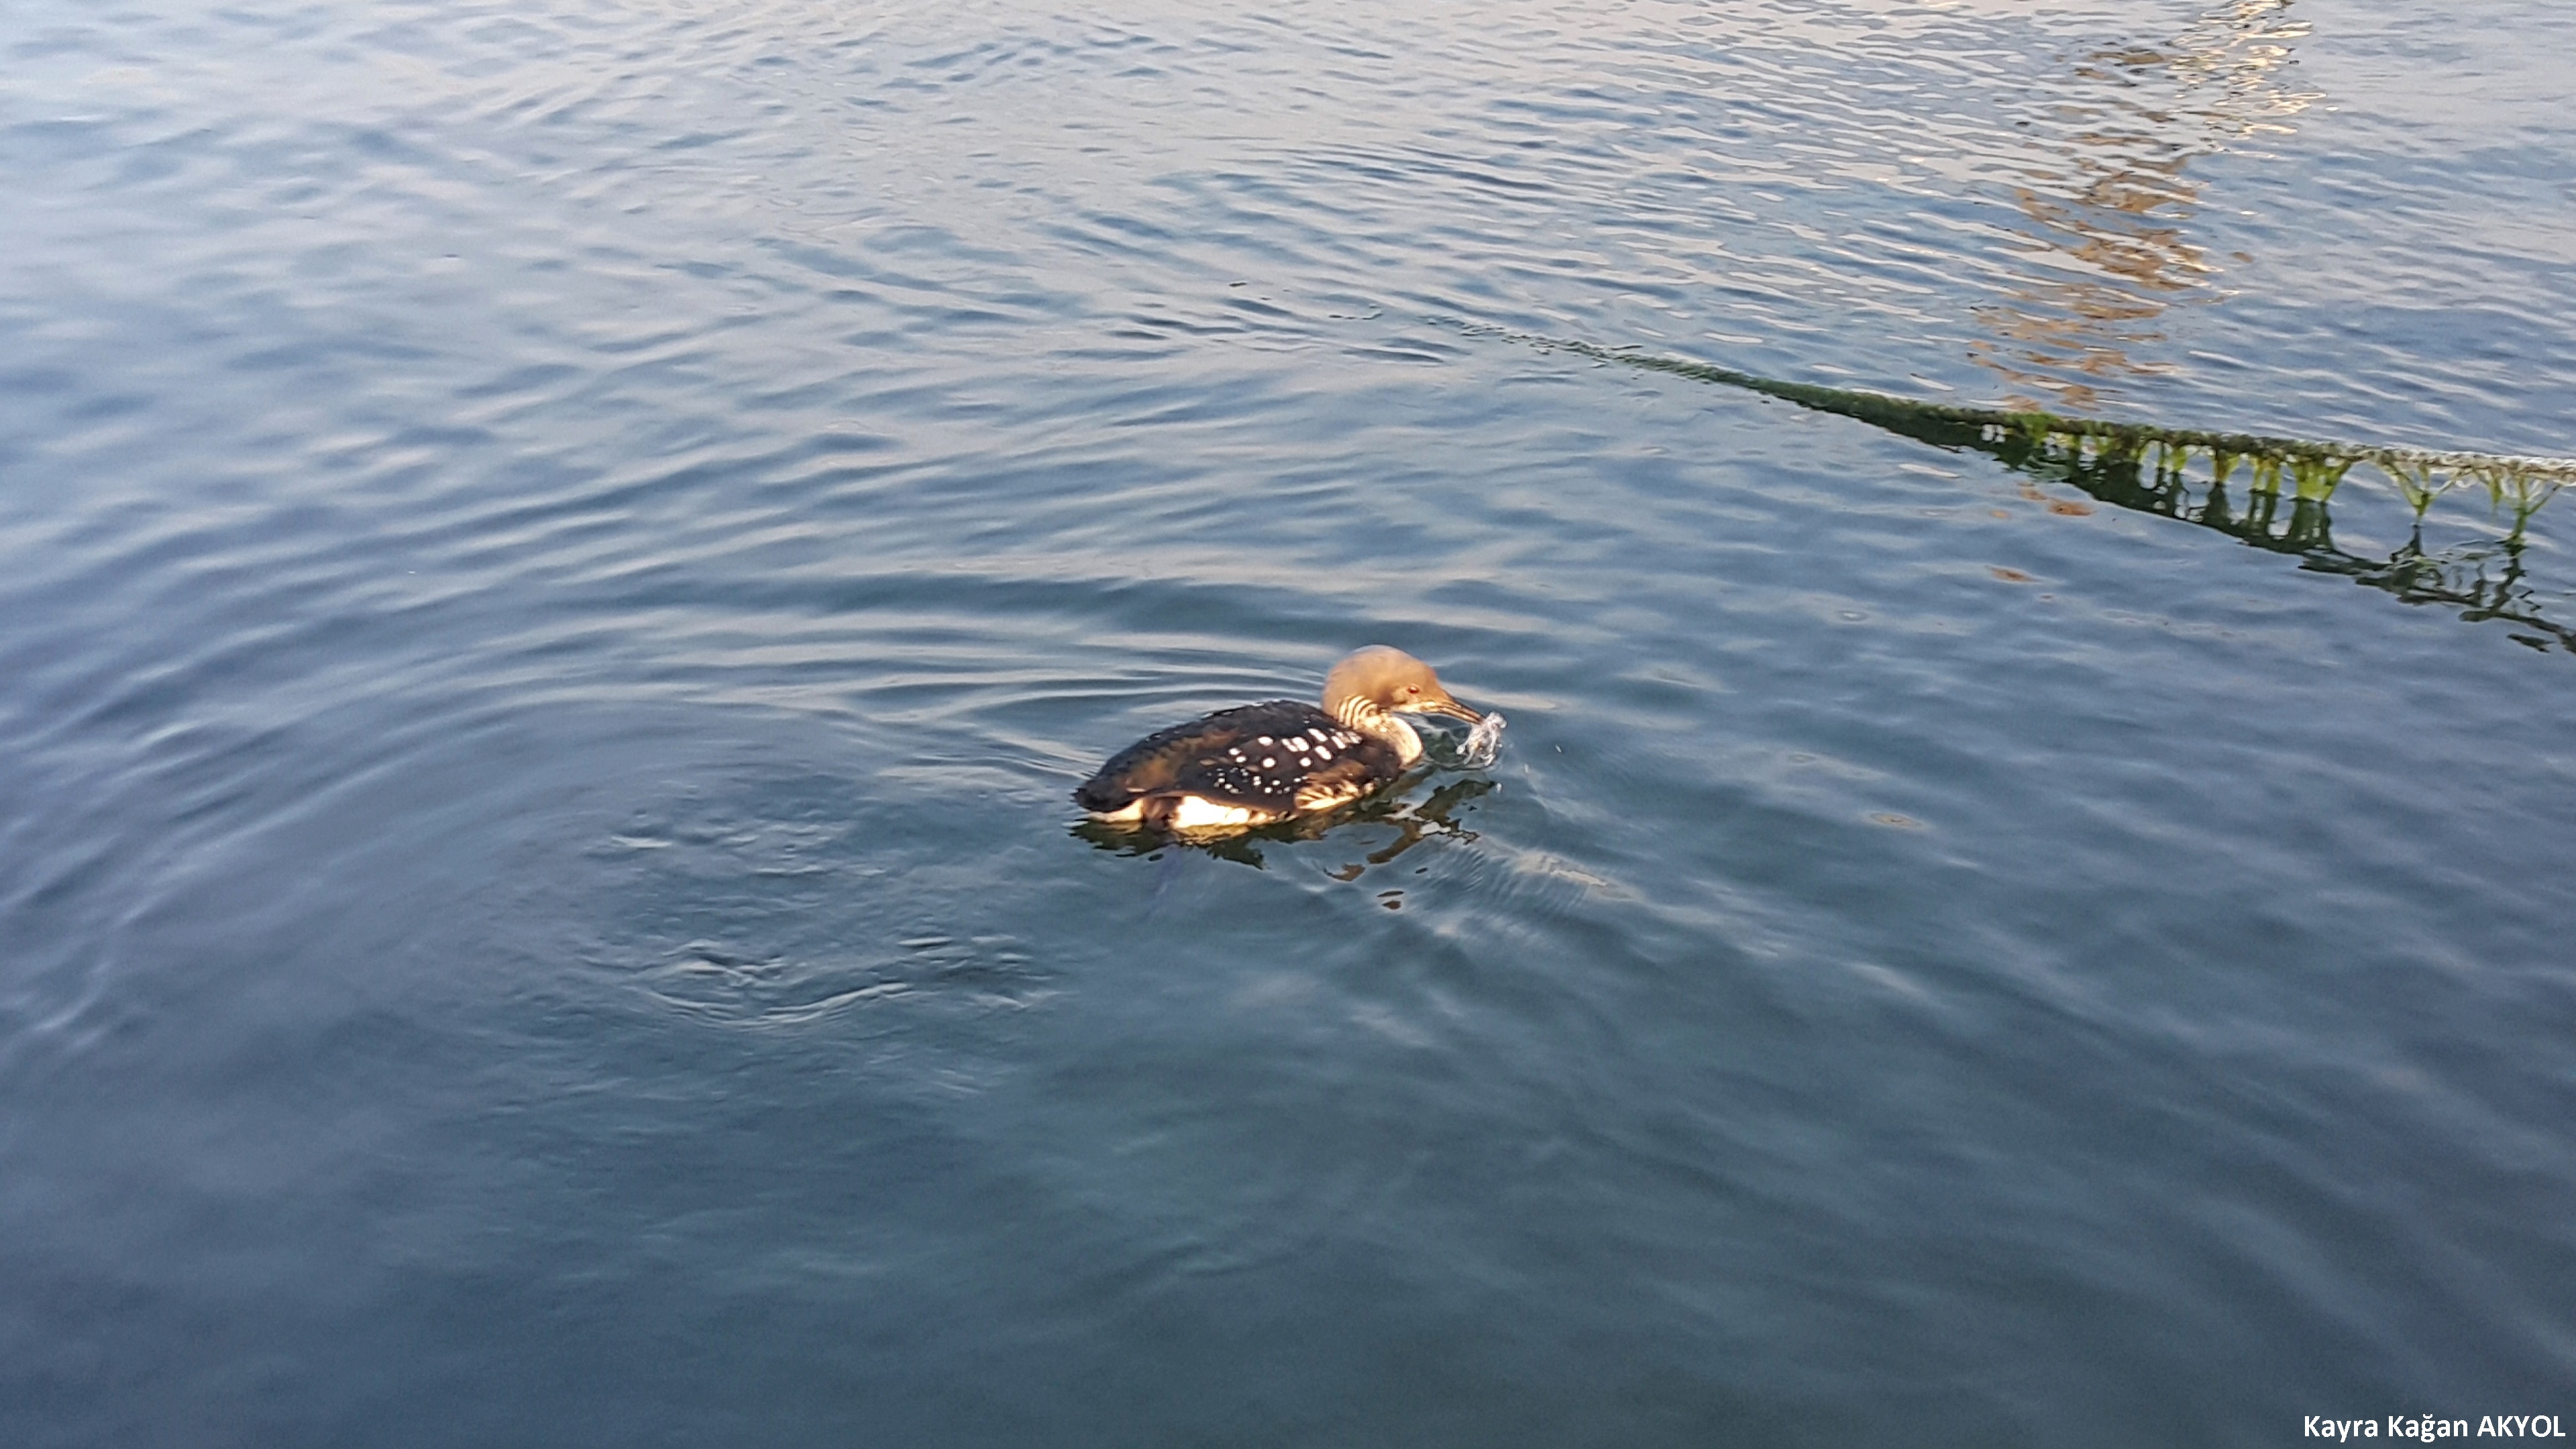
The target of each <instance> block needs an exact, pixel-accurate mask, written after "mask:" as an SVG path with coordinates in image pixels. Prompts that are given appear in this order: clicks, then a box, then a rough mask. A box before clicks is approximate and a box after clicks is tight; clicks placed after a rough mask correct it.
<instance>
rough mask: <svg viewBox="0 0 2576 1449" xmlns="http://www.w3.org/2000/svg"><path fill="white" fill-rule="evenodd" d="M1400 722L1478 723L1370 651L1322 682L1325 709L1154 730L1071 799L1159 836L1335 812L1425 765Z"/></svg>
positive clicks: (1397, 657) (1416, 666)
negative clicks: (1422, 718)
mask: <svg viewBox="0 0 2576 1449" xmlns="http://www.w3.org/2000/svg"><path fill="white" fill-rule="evenodd" d="M1400 714H1439V715H1447V716H1449V717H1450V718H1452V719H1461V720H1465V721H1467V722H1468V723H1470V724H1475V723H1478V722H1480V721H1481V720H1482V719H1483V718H1484V716H1482V715H1480V714H1478V713H1476V711H1474V710H1472V709H1469V708H1468V707H1467V706H1465V705H1463V704H1460V703H1459V702H1458V701H1457V700H1455V699H1452V698H1450V696H1449V691H1448V690H1446V689H1443V688H1442V687H1441V685H1440V677H1439V676H1438V675H1436V674H1433V673H1432V672H1431V666H1430V665H1428V664H1425V663H1423V662H1422V661H1421V660H1419V659H1416V658H1414V657H1413V656H1412V655H1410V654H1407V653H1405V652H1404V651H1403V650H1401V649H1390V648H1388V647H1387V646H1385V645H1383V644H1372V645H1370V646H1369V647H1367V648H1365V649H1362V650H1359V651H1357V652H1355V653H1353V654H1352V655H1351V656H1350V657H1348V658H1346V659H1344V660H1343V661H1342V662H1341V663H1339V664H1336V665H1334V666H1333V672H1332V673H1330V674H1328V675H1326V676H1324V706H1323V708H1321V709H1317V708H1316V707H1315V706H1313V705H1311V704H1301V703H1299V702H1297V701H1296V700H1293V699H1274V700H1271V701H1270V702H1268V703H1266V704H1247V705H1243V706H1241V707H1239V708H1236V709H1221V710H1218V711H1217V712H1216V713H1214V714H1212V715H1209V716H1207V717H1206V718H1204V719H1197V720H1192V721H1191V722H1189V723H1188V724H1184V725H1174V726H1172V727H1171V728H1170V729H1167V730H1159V731H1157V732H1155V733H1153V734H1150V735H1147V736H1146V737H1145V738H1143V739H1141V740H1138V741H1137V742H1136V743H1134V744H1132V745H1129V746H1128V747H1127V748H1125V749H1123V750H1120V751H1119V752H1118V753H1117V754H1115V755H1112V756H1110V758H1109V763H1107V764H1105V765H1102V766H1101V767H1100V772H1099V773H1098V774H1096V775H1093V776H1092V777H1091V778H1090V779H1088V780H1086V781H1084V782H1083V783H1082V787H1081V788H1080V789H1077V790H1075V791H1074V792H1073V799H1074V803H1075V804H1078V805H1080V806H1081V807H1082V808H1083V809H1085V810H1087V811H1089V812H1090V813H1091V816H1092V818H1093V819H1095V820H1101V821H1106V822H1109V823H1112V824H1119V825H1144V826H1147V827H1150V828H1152V829H1155V830H1165V831H1204V830H1242V829H1249V828H1251V827H1253V826H1256V825H1269V824H1273V823H1275V822H1278V821H1281V820H1287V819H1291V818H1294V817H1296V816H1299V815H1316V814H1321V813H1322V812H1324V811H1327V810H1333V809H1338V808H1339V807H1341V806H1344V805H1347V804H1349V803H1351V802H1352V801H1354V800H1357V799H1359V798H1360V797H1361V796H1363V795H1366V794H1368V793H1370V792H1371V791H1373V790H1377V789H1379V788H1381V787H1383V786H1385V785H1388V784H1390V783H1392V782H1393V781H1394V780H1395V779H1396V778H1397V777H1398V776H1400V775H1402V774H1403V773H1404V772H1405V770H1406V769H1408V768H1409V767H1411V766H1412V764H1413V763H1414V761H1416V760H1419V759H1421V758H1422V737H1421V736H1420V735H1418V734H1415V733H1414V730H1413V726H1412V725H1410V724H1407V723H1406V722H1404V721H1403V720H1401V719H1399V718H1397V716H1398V715H1400Z"/></svg>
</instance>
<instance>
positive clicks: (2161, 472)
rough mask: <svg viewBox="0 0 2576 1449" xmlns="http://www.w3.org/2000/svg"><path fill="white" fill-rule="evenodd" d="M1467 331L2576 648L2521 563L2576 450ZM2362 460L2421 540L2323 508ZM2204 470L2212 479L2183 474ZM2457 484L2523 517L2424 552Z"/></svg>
mask: <svg viewBox="0 0 2576 1449" xmlns="http://www.w3.org/2000/svg"><path fill="white" fill-rule="evenodd" d="M1452 325H1460V324H1452ZM1464 330H1465V331H1467V332H1468V333H1470V334H1471V335H1473V334H1478V333H1482V334H1484V335H1489V336H1502V337H1507V338H1510V339H1512V340H1514V341H1517V342H1522V343H1526V344H1528V345H1530V346H1534V347H1538V348H1541V349H1546V350H1553V351H1559V352H1569V353H1572V354H1574V355H1575V356H1577V357H1588V358H1591V359H1593V360H1594V361H1597V362H1603V363H1615V364H1618V365H1621V366H1626V367H1635V368H1641V369H1644V370H1646V371H1649V372H1662V373H1669V374H1671V375H1673V376H1676V377H1686V378H1690V379H1692V380H1694V381H1698V382H1713V383H1717V384H1720V385H1722V386H1726V387H1732V388H1739V389H1741V390H1743V391H1746V392H1753V393H1759V394H1762V395H1763V396H1765V397H1776V398H1779V399H1781V400H1783V401H1785V402H1792V403H1796V404H1797V405H1798V406H1800V407H1803V408H1808V409H1811V410H1814V411H1817V412H1824V413H1833V414H1836V415H1838V416H1842V417H1847V418H1852V419H1854V420H1856V421H1859V422H1865V423H1868V424H1870V425H1872V426H1874V427H1878V428H1882V429H1885V430H1887V431H1889V432H1893V433H1896V434H1899V435H1900V436H1903V437H1909V438H1913V439H1915V440H1916V441H1918V442H1924V443H1929V444H1932V445H1933V446H1936V447H1941V448H1950V449H1957V448H1967V449H1972V450H1975V451H1977V452H1982V453H1985V454H1987V455H1989V456H1991V457H1994V458H1996V459H1998V460H2000V461H2001V462H2002V463H2003V464H2004V465H2005V466H2007V467H2009V468H2013V469H2015V470H2017V471H2019V472H2023V473H2027V474H2031V475H2033V476H2037V477H2042V478H2047V479H2050V480H2053V481H2060V482H2065V483H2069V484H2072V485H2074V486H2075V487H2078V488H2081V489H2083V490H2084V491H2085V492H2087V493H2089V494H2091V495H2093V496H2094V497H2095V498H2098V499H2100V500H2102V501H2103V502H2105V503H2109V504H2112V505H2114V506H2117V507H2121V508H2127V509H2133V510H2136V511H2139V512H2144V513H2155V514H2160V515H2162V516H2165V517H2168V518H2176V519H2180V520H2182V521H2184V522H2187V523H2194V524H2198V525H2200V526H2201V527H2204V528H2211V529H2216V530H2218V531H2220V532H2222V533H2226V534H2228V535H2229V536H2230V537H2233V538H2236V539H2238V540H2240V541H2242V542H2245V543H2248V544H2251V545H2253V546H2255V547H2257V548H2261V549H2265V550H2268V551H2270V552H2274V553H2286V554H2292V555H2295V556H2297V557H2298V558H2299V560H2300V562H2301V565H2302V566H2303V567H2305V568H2308V569H2312V570H2315V571H2317V572H2321V573H2330V574H2335V575H2338V576H2340V577H2344V578H2349V579H2351V580H2353V581H2354V582H2355V583H2359V584H2365V585H2368V586H2369V587H2371V588H2375V589H2379V590H2381V591H2383V592H2386V593H2390V594H2394V595H2396V596H2397V597H2398V598H2400V599H2403V600H2404V601H2406V602H2407V603H2410V604H2433V605H2444V606H2448V607H2452V608H2456V609H2458V610H2460V612H2461V615H2462V617H2464V618H2468V619H2493V620H2501V621H2504V622H2507V623H2510V624H2514V625H2519V626H2520V627H2521V628H2522V629H2523V630H2525V631H2527V632H2521V633H2516V634H2514V635H2513V637H2514V638H2515V639H2518V640H2520V641H2521V642H2523V643H2525V644H2529V645H2531V646H2532V647H2534V648H2538V649H2543V650H2546V649H2548V648H2550V647H2551V646H2552V645H2555V646H2556V647H2558V648H2560V649H2564V650H2567V651H2568V652H2570V653H2576V628H2570V627H2568V626H2567V625H2563V624H2560V623H2558V622H2557V621H2555V620H2552V619H2547V618H2543V617H2542V616H2541V602H2540V600H2539V599H2537V598H2535V597H2534V595H2533V590H2532V588H2531V586H2530V584H2529V583H2528V582H2527V581H2526V579H2525V577H2524V571H2523V561H2522V551H2523V548H2524V543H2523V538H2522V534H2523V529H2524V526H2525V525H2526V524H2528V523H2529V522H2530V521H2531V517H2532V515H2533V514H2536V513H2538V512H2539V511H2540V509H2541V507H2542V506H2543V505H2544V504H2546V503H2548V502H2549V500H2550V499H2551V498H2552V497H2554V496H2555V495H2556V494H2557V492H2558V490H2559V489H2561V488H2563V487H2566V486H2567V485H2569V484H2571V483H2576V458H2540V457H2517V456H2511V455H2507V454H2499V453H2474V452H2463V451H2455V450H2443V449H2433V448H2408V447H2398V446H2390V445H2378V444H2364V443H2338V442H2328V441H2322V440H2318V439H2311V438H2286V437H2272V436H2267V435H2264V434H2260V433H2228V432H2215V431H2211V430H2208V429H2202V428H2166V427H2158V426H2156V425H2154V424H2152V423H2120V422H2106V421H2103V420H2100V419H2095V418H2070V417H2065V416H2062V415H2060V414H2057V413H2049V412H2017V411H2013V410H2010V409H2006V408H1980V407H1961V406H1958V405H1956V404H1950V403H1931V402H1920V401H1916V400H1914V399H1912V398H1903V397H1897V396H1894V395H1893V394H1889V393H1878V392H1865V391H1861V390H1859V389H1854V388H1839V387H1822V386H1818V385H1816V384H1814V383H1803V382H1784V381H1781V380H1780V379H1778V378H1770V377H1763V376H1760V375H1758V374H1755V373H1749V372H1738V371H1736V370H1735V369H1733V368H1727V367H1719V366H1716V365H1714V364H1712V363H1706V362H1693V361H1689V360H1687V359H1684V358H1678V357H1665V356H1659V355H1657V354H1655V353H1651V352H1644V351H1640V350H1637V349H1635V348H1630V347H1603V346H1600V345H1599V344H1596V343H1590V342H1574V341H1568V340H1565V339H1563V338H1555V337H1544V336H1539V335H1535V334H1531V333H1521V332H1512V331H1508V330H1506V329H1503V328H1499V327H1485V326H1478V325H1475V324H1464ZM2363 463H2367V464H2369V465H2370V466H2371V467H2372V468H2373V469H2375V470H2376V471H2378V472H2379V473H2381V474H2383V475H2385V476H2386V478H2387V479H2388V482H2389V484H2390V485H2391V486H2392V487H2393V488H2394V489H2395V490H2396V491H2397V493H2398V495H2399V496H2400V497H2402V498H2404V499H2405V500H2406V503H2407V506H2408V507H2410V508H2411V509H2413V510H2414V514H2415V521H2416V523H2417V525H2418V529H2419V531H2418V535H2417V537H2416V538H2414V539H2412V540H2410V541H2409V542H2408V543H2407V544H2406V546H2405V547H2403V548H2401V549H2399V550H2398V551H2397V552H2396V553H2395V554H2393V555H2391V556H2389V557H2388V558H2386V559H2376V558H2371V557H2367V556H2365V555H2361V554H2355V553H2350V552H2347V551H2345V550H2343V549H2340V548H2337V547H2336V546H2335V543H2334V538H2333V531H2332V523H2331V519H2330V518H2329V515H2328V513H2327V510H2326V500H2327V499H2329V498H2330V497H2332V496H2333V494H2334V491H2335V489H2336V488H2338V487H2339V486H2341V485H2342V483H2343V482H2344V480H2345V478H2346V477H2347V476H2348V475H2350V474H2351V473H2352V470H2353V469H2354V468H2355V467H2356V466H2357V465H2359V464H2363ZM2195 464H2198V465H2200V467H2198V468H2195V467H2194V465H2195ZM2204 469H2205V476H2203V477H2198V478H2193V477H2187V476H2186V473H2187V471H2188V472H2190V473H2194V474H2199V473H2202V472H2203V470H2204ZM2240 475H2241V476H2242V478H2243V480H2244V484H2245V489H2246V492H2247V494H2248V495H2250V496H2249V498H2248V499H2247V502H2246V506H2244V507H2243V508H2241V509H2238V508H2235V507H2233V506H2231V505H2230V504H2229V502H2228V500H2227V487H2228V485H2229V484H2230V483H2231V482H2232V481H2234V480H2235V479H2237V478H2238V477H2239V476H2240ZM2193 482H2199V483H2201V484H2202V485H2203V487H2204V488H2205V490H2206V491H2205V493H2204V494H2203V495H2202V496H2200V497H2198V498H2194V497H2192V496H2190V494H2189V490H2188V486H2187V485H2189V484H2190V483H2193ZM2284 484H2286V485H2288V488H2289V494H2290V497H2289V500H2288V501H2289V504H2290V507H2289V517H2288V518H2287V519H2283V518H2281V517H2280V514H2281V504H2282V502H2283V501H2284V500H2283V493H2282V490H2283V485H2284ZM2454 489H2482V490H2484V491H2485V493H2486V495H2487V497H2488V500H2489V501H2490V502H2491V503H2492V504H2493V505H2494V507H2495V509H2496V511H2497V512H2498V513H2506V512H2510V513H2511V514H2512V516H2513V527H2512V531H2511V532H2509V533H2507V534H2506V535H2505V536H2504V537H2503V538H2501V539H2497V540H2494V541H2493V542H2491V543H2486V544H2478V545H2471V546H2468V547H2465V548H2456V549H2451V550H2447V551H2445V552H2442V553H2439V554H2428V553H2426V552H2425V551H2424V549H2423V545H2422V540H2421V533H2420V526H2421V524H2422V523H2423V520H2424V516H2425V513H2426V511H2427V510H2428V509H2430V508H2431V507H2432V505H2433V502H2434V500H2435V499H2437V498H2440V497H2442V496H2443V495H2444V494H2446V493H2449V492H2451V491H2453V490H2454ZM2490 565H2493V566H2494V567H2493V569H2492V576H2491V573H2490V567H2489V566H2490Z"/></svg>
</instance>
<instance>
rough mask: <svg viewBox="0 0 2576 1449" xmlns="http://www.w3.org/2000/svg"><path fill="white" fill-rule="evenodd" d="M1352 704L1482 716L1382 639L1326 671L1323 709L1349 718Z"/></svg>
mask: <svg viewBox="0 0 2576 1449" xmlns="http://www.w3.org/2000/svg"><path fill="white" fill-rule="evenodd" d="M1354 704H1357V705H1358V706H1359V712H1360V713H1362V714H1442V715H1447V716H1448V717H1449V718H1451V719H1462V720H1465V721H1466V722H1467V723H1469V724H1475V723H1477V722H1478V721H1480V720H1482V719H1483V718H1484V716H1483V715H1480V714H1478V713H1476V712H1475V711H1474V710H1472V709H1469V708H1468V707H1467V706H1465V705H1463V704H1460V703H1459V702H1458V701H1457V700H1455V699H1453V698H1451V697H1450V695H1449V691H1448V690H1446V689H1443V688H1441V687H1440V676H1439V675H1436V674H1434V673H1432V672H1431V666H1430V665H1428V664H1425V663H1423V662H1422V661H1421V660H1419V659H1416V658H1414V657H1413V656H1412V655H1410V654H1407V653H1405V652H1404V651H1403V650H1401V649H1390V648H1388V647H1387V646H1386V645H1384V644H1371V645H1370V646H1368V647H1367V648H1365V649H1360V650H1356V651H1354V652H1353V653H1352V654H1351V656H1350V657H1349V658H1347V659H1344V660H1343V661H1342V662H1341V663H1339V664H1336V665H1334V666H1333V672H1332V673H1330V674H1327V675H1325V676H1324V713H1326V714H1329V715H1331V716H1333V717H1334V718H1335V719H1342V720H1347V719H1349V718H1350V714H1349V713H1348V710H1349V709H1350V707H1351V706H1353V705H1354Z"/></svg>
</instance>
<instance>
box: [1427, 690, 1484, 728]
mask: <svg viewBox="0 0 2576 1449" xmlns="http://www.w3.org/2000/svg"><path fill="white" fill-rule="evenodd" d="M1408 708H1410V709H1411V710H1412V711H1413V712H1414V713H1415V714H1445V715H1447V716H1448V717H1449V718H1451V719H1462V720H1465V721H1466V722H1467V723H1469V724H1483V723H1484V722H1485V717H1484V716H1483V715H1481V714H1478V713H1476V712H1475V711H1474V710H1472V709H1469V708H1468V707H1467V706H1465V705H1463V704H1460V703H1459V702H1458V701H1456V700H1454V699H1451V698H1450V697H1449V696H1447V695H1445V694H1443V695H1437V696H1434V697H1431V698H1427V699H1420V700H1416V701H1414V703H1413V704H1411V705H1410V706H1408Z"/></svg>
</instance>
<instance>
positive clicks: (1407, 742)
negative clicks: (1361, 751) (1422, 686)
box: [1332, 697, 1422, 765]
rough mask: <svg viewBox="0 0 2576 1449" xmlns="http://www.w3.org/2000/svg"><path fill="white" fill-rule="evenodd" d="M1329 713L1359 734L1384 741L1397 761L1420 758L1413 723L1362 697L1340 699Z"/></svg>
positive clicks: (1418, 742) (1412, 760)
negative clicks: (1392, 750) (1407, 722)
mask: <svg viewBox="0 0 2576 1449" xmlns="http://www.w3.org/2000/svg"><path fill="white" fill-rule="evenodd" d="M1332 716H1333V718H1335V719H1337V720H1340V721H1341V722H1342V723H1343V724H1344V725H1347V726H1349V727H1350V728H1352V729H1355V730H1358V731H1359V732H1360V733H1361V734H1364V735H1368V736H1371V737H1372V738H1375V739H1381V740H1384V741H1386V743H1387V744H1388V745H1390V746H1392V747H1393V748H1394V750H1395V758H1396V763H1398V764H1402V765H1410V764H1412V763H1413V762H1414V761H1416V760H1418V759H1421V758H1422V736H1420V735H1418V734H1415V733H1414V732H1413V726H1411V725H1409V724H1406V723H1405V722H1404V721H1403V720H1401V719H1398V718H1396V717H1395V716H1394V715H1393V714H1390V713H1388V712H1387V711H1385V710H1382V709H1380V708H1378V707H1377V706H1376V705H1375V704H1373V703H1371V702H1370V701H1368V700H1366V699H1362V698H1357V697H1354V698H1351V699H1346V700H1343V701H1342V702H1341V703H1340V704H1339V705H1338V706H1336V707H1334V709H1333V710H1332Z"/></svg>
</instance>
